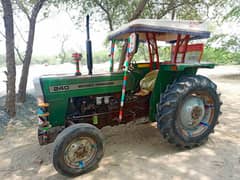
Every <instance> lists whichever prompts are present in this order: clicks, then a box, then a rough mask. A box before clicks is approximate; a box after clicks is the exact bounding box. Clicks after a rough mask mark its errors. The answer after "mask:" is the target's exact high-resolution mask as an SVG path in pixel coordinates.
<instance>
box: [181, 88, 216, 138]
mask: <svg viewBox="0 0 240 180" xmlns="http://www.w3.org/2000/svg"><path fill="white" fill-rule="evenodd" d="M213 115H214V102H213V99H212V97H211V96H210V95H209V94H208V93H206V92H201V91H200V92H196V93H193V94H190V95H189V96H188V97H186V98H185V100H184V102H183V104H182V105H181V106H180V112H179V119H180V121H178V124H179V125H178V128H179V130H180V131H182V132H183V134H184V135H185V136H186V137H197V136H199V135H201V134H203V133H204V132H205V131H206V130H207V129H208V128H209V126H210V125H211V123H212V119H213Z"/></svg>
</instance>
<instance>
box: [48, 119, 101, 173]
mask: <svg viewBox="0 0 240 180" xmlns="http://www.w3.org/2000/svg"><path fill="white" fill-rule="evenodd" d="M102 157H103V138H102V135H101V131H100V130H99V129H97V128H96V127H95V126H93V125H90V124H85V123H82V124H75V125H72V126H70V127H68V128H66V129H64V130H63V131H62V132H61V133H60V134H59V135H58V136H57V138H56V140H55V146H54V152H53V165H54V167H55V169H56V170H57V171H58V172H59V173H60V174H62V175H65V176H79V175H81V174H83V173H86V172H88V171H90V170H93V169H94V168H96V167H97V165H98V163H99V161H100V160H101V158H102Z"/></svg>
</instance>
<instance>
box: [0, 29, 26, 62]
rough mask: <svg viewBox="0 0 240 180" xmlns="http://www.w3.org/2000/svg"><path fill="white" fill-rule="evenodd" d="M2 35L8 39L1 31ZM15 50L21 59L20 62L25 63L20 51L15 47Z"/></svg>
mask: <svg viewBox="0 0 240 180" xmlns="http://www.w3.org/2000/svg"><path fill="white" fill-rule="evenodd" d="M0 34H1V35H2V36H3V37H4V38H5V39H6V36H5V35H4V34H3V32H1V31H0ZM14 49H15V51H16V53H17V55H18V58H19V59H20V61H21V62H23V57H22V55H21V53H20V51H19V49H18V48H17V47H16V46H14Z"/></svg>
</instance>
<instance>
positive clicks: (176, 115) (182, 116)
mask: <svg viewBox="0 0 240 180" xmlns="http://www.w3.org/2000/svg"><path fill="white" fill-rule="evenodd" d="M216 89H217V86H216V85H215V84H214V83H213V82H212V81H210V80H209V79H208V78H206V77H203V76H199V75H198V76H183V77H180V78H179V79H178V80H176V81H175V82H174V83H173V84H172V85H170V86H168V88H167V89H166V91H165V92H164V94H163V95H161V98H160V103H159V106H158V113H157V114H158V115H157V123H158V128H159V129H160V132H161V133H162V135H163V137H164V138H165V139H167V140H168V142H169V143H172V144H175V145H177V146H179V147H186V148H192V147H194V146H198V145H200V144H202V143H204V142H205V141H206V140H207V138H208V136H209V134H210V133H211V132H213V131H214V127H215V125H216V124H217V122H218V116H219V114H220V105H221V101H220V99H219V96H218V94H217V92H216Z"/></svg>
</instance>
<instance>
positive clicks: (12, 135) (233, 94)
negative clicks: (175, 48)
mask: <svg viewBox="0 0 240 180" xmlns="http://www.w3.org/2000/svg"><path fill="white" fill-rule="evenodd" d="M199 74H203V75H206V76H208V77H210V78H211V79H212V80H213V81H214V82H216V83H217V85H218V88H219V90H220V92H221V93H222V96H221V99H222V101H223V105H222V112H223V114H222V116H221V117H220V124H219V125H217V126H216V128H215V133H214V134H211V135H210V138H209V141H208V142H207V143H206V144H204V145H202V146H201V147H198V148H195V149H192V150H184V151H183V150H179V149H177V148H176V147H174V146H171V145H169V144H168V143H167V142H165V141H164V140H163V138H162V137H161V135H160V133H159V131H158V129H157V127H156V123H147V124H140V123H137V122H132V123H130V124H127V125H120V126H116V127H106V128H104V129H103V130H102V132H103V134H104V136H105V142H104V143H105V155H104V157H103V159H102V161H101V162H100V164H99V167H98V168H97V169H96V170H94V171H92V172H90V173H88V174H85V175H82V176H81V177H77V178H75V179H83V180H95V179H111V180H122V179H124V180H125V179H139V180H141V179H143V180H146V179H148V180H152V179H154V180H155V179H164V180H165V179H173V180H186V179H191V180H195V179H196V180H208V179H214V180H215V179H216V180H222V179H224V180H225V179H231V180H233V179H234V180H239V179H240V118H239V117H240V110H239V109H240V66H226V67H223V66H220V67H217V68H216V69H215V70H201V71H200V72H199ZM33 124H35V123H33ZM52 148H53V146H52V144H50V145H47V146H39V145H38V142H37V138H36V125H33V126H30V127H26V126H24V125H19V126H18V124H12V123H10V125H9V126H8V128H7V131H6V133H5V136H4V138H2V140H0V179H11V180H12V179H34V180H35V179H55V180H59V179H60V180H61V179H67V178H66V177H64V176H61V175H59V174H58V173H57V172H56V171H55V169H54V168H53V166H52V163H51V157H52Z"/></svg>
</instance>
